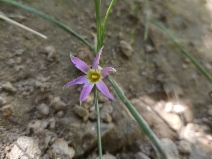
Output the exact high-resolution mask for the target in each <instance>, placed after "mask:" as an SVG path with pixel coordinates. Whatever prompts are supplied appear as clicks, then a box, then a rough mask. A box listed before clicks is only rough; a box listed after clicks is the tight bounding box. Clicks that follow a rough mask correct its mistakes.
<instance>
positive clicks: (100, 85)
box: [96, 81, 114, 100]
mask: <svg viewBox="0 0 212 159" xmlns="http://www.w3.org/2000/svg"><path fill="white" fill-rule="evenodd" d="M96 86H97V88H98V89H99V90H100V92H102V94H104V95H105V96H106V97H108V98H110V99H112V100H114V97H113V96H112V94H110V92H109V90H108V88H107V86H106V84H105V83H104V82H103V81H100V82H99V83H97V84H96Z"/></svg>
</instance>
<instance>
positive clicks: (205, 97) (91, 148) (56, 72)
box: [0, 0, 212, 159]
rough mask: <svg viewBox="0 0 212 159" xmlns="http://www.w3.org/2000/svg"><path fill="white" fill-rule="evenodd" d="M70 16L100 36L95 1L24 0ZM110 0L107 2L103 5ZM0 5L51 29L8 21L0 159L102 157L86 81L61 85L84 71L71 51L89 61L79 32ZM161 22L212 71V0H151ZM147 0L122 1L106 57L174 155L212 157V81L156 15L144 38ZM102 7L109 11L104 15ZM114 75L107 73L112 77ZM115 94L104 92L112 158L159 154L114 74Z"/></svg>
mask: <svg viewBox="0 0 212 159" xmlns="http://www.w3.org/2000/svg"><path fill="white" fill-rule="evenodd" d="M18 2H21V3H23V4H26V5H28V6H31V7H34V8H36V9H38V10H40V11H42V12H44V13H46V14H48V15H51V16H52V17H54V18H55V19H57V20H59V21H61V22H63V23H64V24H66V25H67V26H69V27H70V28H72V29H73V30H75V31H76V32H77V33H79V34H80V35H82V36H83V37H84V38H85V39H86V40H88V41H89V42H90V43H91V44H93V43H94V35H95V33H96V27H95V14H94V13H95V12H94V3H93V1H86V2H85V1H84V0H78V1H73V0H63V1H59V0H44V1H40V0H36V1H34V0H33V1H27V0H18ZM109 3H110V2H109V1H106V0H105V1H104V0H103V1H102V8H103V9H102V14H103V13H105V11H106V8H107V7H108V5H109ZM0 11H1V12H2V13H3V14H5V15H6V16H8V17H10V18H11V19H14V20H15V21H18V22H20V23H21V24H24V25H26V26H28V27H30V28H32V29H34V30H36V31H39V32H40V33H42V34H44V35H46V36H47V37H48V39H47V40H44V39H42V38H40V37H38V36H36V35H34V34H32V33H29V32H26V31H24V30H22V29H21V28H18V27H17V26H14V25H12V24H10V23H8V22H5V21H3V20H0V70H1V71H0V110H1V111H0V159H4V158H7V159H25V158H26V159H27V158H40V159H49V158H52V159H54V158H63V159H69V158H70V159H71V158H76V159H96V158H97V154H98V151H97V140H96V122H95V120H96V117H95V112H94V107H93V96H92V94H91V95H90V96H89V98H88V99H87V100H86V101H85V102H84V103H83V105H82V107H79V106H78V105H79V94H80V91H81V88H82V86H81V85H80V86H73V87H70V88H66V89H64V90H63V86H64V84H66V83H67V82H69V81H71V80H73V79H75V78H76V77H78V76H79V75H81V74H82V73H81V72H79V71H78V70H77V69H76V68H75V67H74V65H73V64H72V63H71V62H70V58H69V54H70V52H71V53H72V54H73V55H75V56H77V57H79V58H81V59H83V60H84V61H86V62H87V63H91V62H92V60H93V58H94V55H93V52H92V51H91V50H89V49H88V48H87V47H86V46H85V45H84V44H82V43H81V42H79V41H78V40H77V39H76V38H74V37H73V36H71V35H69V34H68V33H66V32H64V31H63V30H61V29H59V28H58V27H56V26H54V25H52V24H50V23H49V22H47V21H45V20H43V19H42V18H40V17H38V16H36V15H33V14H31V13H29V12H27V11H24V10H22V9H19V8H16V7H13V6H11V5H8V4H5V3H3V2H0ZM148 11H150V13H151V14H150V17H151V18H153V19H157V20H158V21H160V22H162V23H163V24H164V25H165V26H166V27H167V28H169V29H170V30H171V31H172V32H173V33H174V35H175V36H176V37H177V41H178V42H180V43H181V44H182V45H183V47H184V48H186V49H187V50H188V51H189V52H190V53H191V54H192V55H193V56H195V57H196V58H197V59H198V61H199V62H200V64H201V65H202V66H203V67H204V68H205V69H206V70H207V71H208V73H209V74H211V75H212V55H211V42H212V23H211V16H212V1H211V0H205V1H203V0H183V1H177V0H170V1H169V0H166V1H162V0H152V1H150V9H149V10H148ZM145 12H146V8H145V1H144V0H134V1H130V0H129V1H128V0H126V1H122V0H117V1H116V2H115V4H114V7H113V9H112V12H111V14H110V17H109V22H108V27H107V31H106V37H105V43H104V50H103V54H102V59H103V63H104V64H103V66H112V67H114V68H115V69H116V70H117V74H113V75H112V76H113V78H114V79H115V80H116V81H117V83H118V84H119V86H120V87H121V88H122V90H123V91H124V92H125V94H126V96H127V97H128V98H129V99H130V101H131V102H132V104H133V105H134V106H135V108H136V109H137V110H138V111H139V113H140V114H141V115H142V116H143V117H144V118H145V120H146V121H147V123H148V124H149V125H150V127H151V128H152V129H153V131H154V132H155V133H156V135H157V136H158V137H159V139H160V140H161V143H162V145H163V147H164V149H165V151H166V153H167V154H168V156H169V158H170V159H209V158H211V159H212V151H211V150H212V93H211V90H212V86H211V84H210V83H209V82H208V81H207V80H206V79H205V77H204V76H203V75H201V74H200V72H199V71H197V69H196V68H195V67H194V65H193V64H192V63H191V62H190V60H189V59H187V58H186V57H185V56H184V55H183V54H182V52H181V51H180V50H179V49H178V48H177V47H176V46H175V44H174V42H173V41H172V40H171V39H170V38H169V37H168V36H167V35H166V34H164V33H163V32H162V31H161V30H160V29H159V28H157V27H156V26H154V25H153V24H149V38H148V40H147V41H144V40H143V36H144V22H145V16H144V15H145V14H144V13H145ZM103 15H104V14H103ZM105 81H106V80H105ZM106 83H107V84H108V86H109V89H110V90H111V92H112V93H113V94H114V96H115V98H116V101H110V100H108V99H106V98H104V97H103V96H102V95H101V94H100V95H99V102H100V104H99V106H100V113H101V121H102V127H101V132H102V144H103V154H104V157H105V159H116V158H117V159H156V158H158V156H157V154H156V153H155V150H154V147H153V146H152V145H151V143H150V141H149V140H148V138H147V137H146V136H145V135H144V134H143V132H142V131H141V130H140V128H139V126H138V124H137V123H136V122H135V121H134V120H133V118H132V117H131V115H130V114H129V113H128V111H127V110H126V108H125V106H124V105H123V104H122V103H121V102H120V100H119V99H118V96H117V95H116V94H115V92H114V91H113V90H112V87H111V86H110V84H109V82H107V81H106Z"/></svg>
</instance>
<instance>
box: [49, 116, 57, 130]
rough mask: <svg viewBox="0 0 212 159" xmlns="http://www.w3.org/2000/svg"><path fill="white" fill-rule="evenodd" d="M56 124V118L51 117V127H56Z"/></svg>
mask: <svg viewBox="0 0 212 159" xmlns="http://www.w3.org/2000/svg"><path fill="white" fill-rule="evenodd" d="M55 125H56V122H55V118H51V119H50V120H49V129H51V130H53V129H55Z"/></svg>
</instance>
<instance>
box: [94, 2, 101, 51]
mask: <svg viewBox="0 0 212 159" xmlns="http://www.w3.org/2000/svg"><path fill="white" fill-rule="evenodd" d="M94 2H95V11H96V29H97V40H98V42H97V50H100V48H101V47H102V41H101V39H102V21H101V0H94Z"/></svg>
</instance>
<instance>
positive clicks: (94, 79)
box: [87, 69, 102, 84]
mask: <svg viewBox="0 0 212 159" xmlns="http://www.w3.org/2000/svg"><path fill="white" fill-rule="evenodd" d="M87 79H88V81H89V82H90V83H92V84H96V83H98V82H99V81H101V79H102V75H101V72H99V71H98V70H95V69H90V70H88V72H87Z"/></svg>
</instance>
